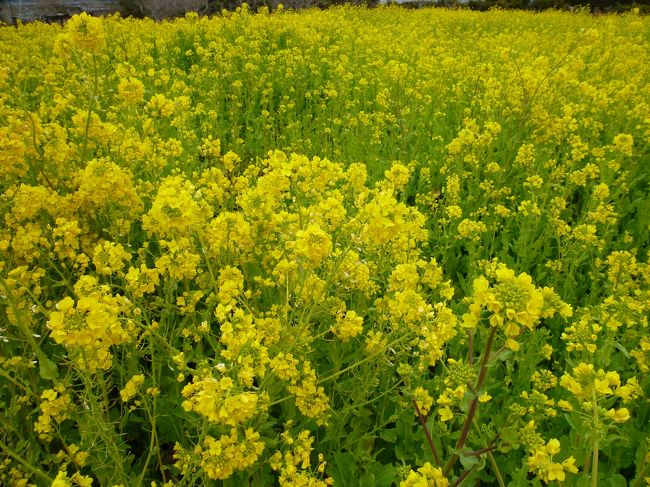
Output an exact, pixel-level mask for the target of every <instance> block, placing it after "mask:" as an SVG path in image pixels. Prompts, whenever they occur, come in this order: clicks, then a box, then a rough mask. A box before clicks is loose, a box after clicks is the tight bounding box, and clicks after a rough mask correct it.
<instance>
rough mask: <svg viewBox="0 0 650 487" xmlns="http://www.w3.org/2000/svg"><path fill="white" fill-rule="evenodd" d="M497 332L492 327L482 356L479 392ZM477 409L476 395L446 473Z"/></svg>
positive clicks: (464, 439)
mask: <svg viewBox="0 0 650 487" xmlns="http://www.w3.org/2000/svg"><path fill="white" fill-rule="evenodd" d="M496 333H497V328H496V326H493V327H491V329H490V334H489V335H488V339H487V342H486V344H485V351H484V352H483V356H482V357H481V369H480V371H479V374H478V379H477V380H476V386H475V387H474V388H475V389H476V391H477V393H478V392H479V391H480V390H481V388H482V387H483V384H484V383H485V379H486V378H487V374H488V366H487V364H488V360H489V358H490V352H491V351H492V345H494V338H495V336H496ZM477 410H478V397H475V398H474V399H472V402H471V403H470V405H469V411H468V412H467V418H465V423H464V424H463V429H462V430H461V432H460V437H459V438H458V441H457V442H456V453H455V454H454V456H453V457H451V458H450V459H449V461H448V462H447V464H446V465H445V469H444V474H445V475H448V474H449V472H451V469H452V468H453V467H454V465H455V464H456V462H457V461H458V459H459V458H460V453H459V452H460V450H461V449H462V448H463V446H465V442H466V441H467V436H468V435H469V430H470V428H471V426H472V421H474V416H475V415H476V411H477Z"/></svg>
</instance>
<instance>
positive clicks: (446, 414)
mask: <svg viewBox="0 0 650 487" xmlns="http://www.w3.org/2000/svg"><path fill="white" fill-rule="evenodd" d="M438 414H439V415H440V421H442V422H445V421H449V420H450V419H452V418H453V417H454V413H453V412H452V411H451V408H450V407H449V406H445V407H444V408H440V409H438Z"/></svg>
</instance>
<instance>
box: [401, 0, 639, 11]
mask: <svg viewBox="0 0 650 487" xmlns="http://www.w3.org/2000/svg"><path fill="white" fill-rule="evenodd" d="M432 4H433V5H435V6H438V7H455V6H459V5H462V6H463V8H468V9H471V10H480V11H485V10H489V9H491V8H502V9H519V10H534V11H542V10H548V9H555V10H577V9H581V8H586V9H589V11H591V12H592V13H608V12H609V13H621V12H627V11H630V10H632V9H635V8H636V9H638V10H639V12H640V13H644V14H650V0H468V1H465V2H462V3H459V2H458V1H457V0H433V1H427V0H410V1H407V2H405V3H402V5H403V6H405V7H410V8H421V7H423V6H429V5H432Z"/></svg>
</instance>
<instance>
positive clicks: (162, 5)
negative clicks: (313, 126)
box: [120, 0, 379, 19]
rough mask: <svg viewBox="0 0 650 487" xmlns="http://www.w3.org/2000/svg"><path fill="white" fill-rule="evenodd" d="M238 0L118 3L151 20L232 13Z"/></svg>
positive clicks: (266, 2) (322, 4) (307, 3)
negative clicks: (223, 12) (190, 12)
mask: <svg viewBox="0 0 650 487" xmlns="http://www.w3.org/2000/svg"><path fill="white" fill-rule="evenodd" d="M246 3H247V4H248V6H249V7H250V9H251V10H254V11H255V10H258V9H259V8H261V7H267V8H269V9H270V10H274V9H275V8H276V7H277V6H278V5H279V4H282V5H283V6H284V8H291V9H300V8H308V7H316V8H326V7H329V6H331V5H336V4H343V3H352V4H357V5H369V6H373V5H377V4H378V3H379V1H378V0H352V1H350V0H347V1H343V0H248V1H246ZM241 4H242V0H120V5H121V7H122V11H123V13H124V14H126V15H132V16H134V17H152V18H155V19H161V18H167V17H174V16H178V15H183V14H185V13H186V12H189V11H194V12H198V13H199V14H202V15H210V14H216V13H219V12H221V11H222V10H224V9H225V10H235V9H236V8H237V7H240V6H241Z"/></svg>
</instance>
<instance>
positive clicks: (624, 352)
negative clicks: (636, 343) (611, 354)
mask: <svg viewBox="0 0 650 487" xmlns="http://www.w3.org/2000/svg"><path fill="white" fill-rule="evenodd" d="M614 346H615V347H616V348H618V349H619V350H620V351H621V353H622V354H623V355H625V358H630V354H629V353H627V349H626V348H625V347H624V346H623V345H621V344H620V343H618V342H616V343H615V344H614Z"/></svg>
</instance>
